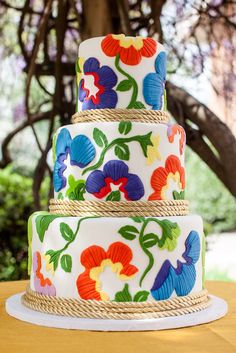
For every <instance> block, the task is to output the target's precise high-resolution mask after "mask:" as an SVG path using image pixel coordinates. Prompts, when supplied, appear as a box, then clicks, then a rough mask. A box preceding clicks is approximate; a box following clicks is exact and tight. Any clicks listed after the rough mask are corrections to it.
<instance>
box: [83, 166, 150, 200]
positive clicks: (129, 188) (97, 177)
mask: <svg viewBox="0 0 236 353" xmlns="http://www.w3.org/2000/svg"><path fill="white" fill-rule="evenodd" d="M112 184H113V185H118V186H119V191H120V192H122V193H123V194H124V197H125V199H126V200H129V201H137V200H140V199H141V197H143V195H144V187H143V183H142V181H141V180H140V178H139V177H138V176H137V175H135V174H131V173H129V172H128V166H127V165H126V164H125V163H124V162H122V161H118V160H112V161H109V162H107V163H106V164H105V165H104V168H103V171H101V170H95V171H93V172H92V173H91V174H90V175H89V176H88V178H87V181H86V190H87V191H88V192H89V193H91V194H93V195H94V196H95V197H97V198H99V199H102V198H103V197H105V196H107V195H108V194H110V192H111V191H112V188H111V185H112ZM108 200H109V198H108ZM116 200H117V201H118V200H119V199H116Z"/></svg>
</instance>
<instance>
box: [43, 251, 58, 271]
mask: <svg viewBox="0 0 236 353" xmlns="http://www.w3.org/2000/svg"><path fill="white" fill-rule="evenodd" d="M46 255H49V256H50V261H49V263H53V269H54V271H56V269H57V267H58V261H59V258H60V255H61V252H60V250H59V251H54V250H48V251H47V252H46Z"/></svg>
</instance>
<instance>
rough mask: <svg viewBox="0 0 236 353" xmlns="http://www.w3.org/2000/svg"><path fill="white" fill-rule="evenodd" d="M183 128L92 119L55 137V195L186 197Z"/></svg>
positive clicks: (144, 198) (134, 198)
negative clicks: (95, 120) (102, 121)
mask: <svg viewBox="0 0 236 353" xmlns="http://www.w3.org/2000/svg"><path fill="white" fill-rule="evenodd" d="M184 148H185V132H184V129H183V128H182V127H181V126H179V125H177V124H173V125H170V124H169V125H167V124H163V123H159V124H153V123H141V122H133V123H131V122H130V121H121V122H109V123H108V122H106V123H101V122H91V123H77V124H73V125H67V126H64V127H62V128H60V129H59V130H58V131H57V133H56V134H55V137H54V143H53V159H54V190H55V198H57V199H66V200H79V201H81V200H101V201H107V200H111V201H120V200H121V201H122V200H128V201H138V200H140V201H147V200H151V201H153V200H173V199H184V189H185V171H184Z"/></svg>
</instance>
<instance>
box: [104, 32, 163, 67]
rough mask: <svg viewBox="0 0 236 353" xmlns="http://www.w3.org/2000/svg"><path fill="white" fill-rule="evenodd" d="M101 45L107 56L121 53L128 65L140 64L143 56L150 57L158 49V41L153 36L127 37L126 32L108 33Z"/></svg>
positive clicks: (121, 57) (122, 59) (122, 58)
mask: <svg viewBox="0 0 236 353" xmlns="http://www.w3.org/2000/svg"><path fill="white" fill-rule="evenodd" d="M101 46H102V50H103V52H104V53H105V54H106V55H107V56H111V57H112V56H116V55H117V54H119V55H120V59H121V61H122V62H123V63H124V64H126V65H138V64H139V63H140V62H141V60H142V57H146V58H150V57H152V56H153V55H154V54H155V53H156V50H157V42H156V41H155V40H154V39H152V38H142V37H126V36H125V35H124V34H118V35H116V34H108V35H107V36H106V37H105V38H104V39H103V40H102V43H101Z"/></svg>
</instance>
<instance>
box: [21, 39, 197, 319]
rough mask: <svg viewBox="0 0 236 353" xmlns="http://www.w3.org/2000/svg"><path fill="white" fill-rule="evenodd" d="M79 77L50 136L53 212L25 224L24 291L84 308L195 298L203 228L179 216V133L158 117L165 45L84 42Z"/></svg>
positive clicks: (183, 212) (183, 206)
mask: <svg viewBox="0 0 236 353" xmlns="http://www.w3.org/2000/svg"><path fill="white" fill-rule="evenodd" d="M76 74H77V89H78V101H77V111H78V112H77V114H75V115H74V117H73V122H74V123H73V124H71V125H67V126H63V127H62V128H60V129H59V130H58V131H57V133H56V134H55V137H54V141H53V159H54V178H53V179H54V189H55V194H54V200H52V201H51V207H50V210H51V212H50V213H47V212H37V213H35V214H33V215H32V216H31V217H30V220H29V229H28V238H29V273H30V293H35V292H37V293H38V294H41V295H46V296H47V298H48V297H49V296H53V297H55V298H64V299H76V300H77V299H78V301H80V300H82V301H81V302H83V300H92V301H93V302H91V303H95V301H104V302H105V301H109V302H119V303H124V302H155V301H160V300H169V299H172V298H174V297H183V296H191V295H194V294H196V295H197V294H198V293H200V292H201V291H202V289H203V287H204V283H203V277H204V276H203V274H204V270H203V268H204V264H203V261H204V235H203V224H202V219H201V217H200V216H196V215H187V202H186V201H184V189H185V169H184V150H185V132H184V130H183V128H182V127H181V126H179V125H177V124H170V123H169V122H168V115H167V113H166V112H165V110H166V107H165V101H166V99H165V79H166V54H165V50H164V47H163V46H162V45H161V44H159V43H158V42H156V41H155V40H154V39H151V38H141V37H125V36H124V35H107V36H106V37H98V38H92V39H89V40H86V41H84V42H83V43H82V44H81V45H80V48H79V58H78V60H77V64H76ZM27 302H28V306H30V305H29V300H28V301H27V300H26V301H25V304H26V305H27ZM49 306H50V305H49ZM31 307H32V306H31ZM36 310H40V309H37V307H36ZM107 310H108V309H107ZM42 311H44V309H43V306H42ZM45 311H47V312H50V309H48V306H47V310H46V309H45ZM86 315H87V314H86ZM82 316H83V315H82ZM87 316H89V314H88V315H87ZM100 317H102V316H101V315H100Z"/></svg>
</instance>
